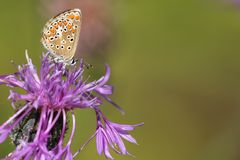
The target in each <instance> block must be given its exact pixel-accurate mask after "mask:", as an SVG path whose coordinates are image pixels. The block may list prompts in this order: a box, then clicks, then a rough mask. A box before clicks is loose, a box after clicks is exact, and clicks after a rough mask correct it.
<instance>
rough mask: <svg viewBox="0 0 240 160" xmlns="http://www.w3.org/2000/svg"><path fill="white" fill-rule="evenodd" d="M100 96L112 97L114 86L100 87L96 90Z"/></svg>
mask: <svg viewBox="0 0 240 160" xmlns="http://www.w3.org/2000/svg"><path fill="white" fill-rule="evenodd" d="M95 91H97V92H98V93H99V94H103V95H110V94H112V93H113V86H110V85H103V86H102V87H98V88H96V89H95Z"/></svg>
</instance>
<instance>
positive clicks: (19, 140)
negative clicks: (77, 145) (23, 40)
mask: <svg viewBox="0 0 240 160" xmlns="http://www.w3.org/2000/svg"><path fill="white" fill-rule="evenodd" d="M26 57H27V64H25V65H22V66H19V67H18V72H16V73H14V74H10V75H3V76H0V84H5V85H7V86H9V87H12V88H21V89H23V90H24V91H25V93H24V94H20V93H17V92H15V91H10V96H9V100H11V101H12V106H13V108H14V109H15V110H16V113H15V114H14V115H13V116H12V117H10V118H9V119H8V120H7V121H6V122H5V123H3V124H2V125H1V126H0V143H2V142H3V141H4V140H5V139H6V138H7V137H8V136H9V135H10V137H11V139H12V141H13V143H14V144H15V145H16V150H15V151H13V152H12V153H10V154H9V155H8V157H6V159H36V160H38V159H45V160H52V159H53V160H60V159H68V160H71V159H73V158H74V157H75V156H76V155H77V154H78V153H79V152H80V151H81V149H82V148H83V147H84V146H85V145H86V144H87V143H88V142H89V141H88V142H87V143H86V144H84V145H83V147H82V148H81V149H80V150H79V151H77V152H76V153H75V154H74V155H73V154H72V151H71V143H72V140H73V137H74V133H75V128H76V123H75V115H74V112H73V111H74V109H85V108H90V109H93V110H94V111H95V112H96V115H97V131H96V133H95V134H94V136H92V138H93V137H95V136H96V139H97V150H98V153H99V154H102V152H103V151H104V154H105V155H106V157H107V158H110V159H113V158H112V156H111V155H110V153H109V149H108V145H109V146H110V147H111V148H112V149H114V150H115V151H116V152H117V153H119V154H124V155H126V154H128V152H127V150H126V148H125V146H124V143H123V141H122V139H121V138H123V139H126V140H128V141H130V142H132V143H136V141H135V139H134V138H133V137H131V135H129V133H128V131H130V130H133V129H134V128H135V127H136V126H139V125H134V126H131V125H120V124H116V123H112V122H110V121H108V120H107V118H106V117H105V116H104V115H103V113H102V112H101V110H100V105H101V104H102V103H103V99H105V100H107V101H108V102H110V103H111V104H113V105H114V106H115V107H117V108H118V109H119V110H120V111H121V112H122V110H121V108H120V107H119V106H117V105H116V104H115V103H114V102H113V101H112V100H111V99H110V98H109V97H108V95H111V94H112V93H113V87H112V86H110V85H107V84H106V83H107V81H108V80H109V77H110V68H109V66H108V65H106V74H105V75H104V76H102V77H101V78H100V79H98V80H95V81H92V82H88V81H87V80H86V79H84V77H83V71H84V62H83V61H82V60H81V62H80V66H79V67H76V66H74V67H73V68H66V66H64V64H62V63H54V62H53V61H52V60H50V59H49V58H48V54H45V55H43V57H42V65H41V69H40V73H39V75H38V72H37V70H36V68H35V66H34V65H33V64H32V61H31V59H30V58H29V57H28V55H27V54H26ZM68 112H69V113H71V117H72V126H73V127H72V129H71V134H70V138H69V140H68V141H67V143H66V145H64V144H63V140H64V135H65V133H66V130H67V128H68V122H67V113H68ZM92 138H91V139H92ZM114 145H117V146H118V147H119V149H120V150H118V149H117V148H116V147H115V146H114Z"/></svg>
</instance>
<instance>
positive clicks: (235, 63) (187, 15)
mask: <svg viewBox="0 0 240 160" xmlns="http://www.w3.org/2000/svg"><path fill="white" fill-rule="evenodd" d="M225 1H227V0H225ZM45 3H46V2H45ZM111 9H112V11H111V12H110V13H109V14H112V17H113V21H114V26H115V27H114V31H113V32H112V35H113V38H112V42H111V45H109V48H108V49H107V50H106V52H107V53H106V54H101V55H95V56H94V55H92V56H90V57H88V59H89V61H90V62H91V63H92V62H93V63H96V65H95V64H93V65H95V67H94V69H93V71H92V72H93V73H95V71H96V74H95V75H96V77H97V76H98V75H100V74H101V73H103V72H104V63H108V64H110V66H111V70H112V75H111V81H110V83H111V84H113V85H114V86H115V94H114V95H113V96H112V98H113V99H114V100H115V101H116V102H117V103H118V104H119V105H121V106H122V107H123V108H124V109H125V110H126V113H127V114H126V115H125V116H121V115H120V114H119V113H118V112H117V111H116V110H115V109H114V108H112V107H111V106H110V105H108V104H106V107H104V111H105V112H106V115H107V116H108V117H109V119H111V120H112V121H115V122H119V123H130V124H135V123H139V122H145V125H144V126H143V127H139V128H137V130H136V131H134V132H132V135H133V136H134V137H135V138H136V139H137V140H138V143H139V144H140V145H139V146H135V145H132V144H129V143H126V145H127V148H128V150H129V152H130V153H132V154H134V155H135V156H136V158H135V159H137V160H146V159H153V160H160V159H163V160H239V159H240V116H239V115H240V45H239V43H240V6H237V5H234V4H232V3H226V2H223V1H220V0H213V1H211V0H183V1H179V0H171V1H169V0H152V1H146V0H145V1H144V0H132V1H129V0H120V1H115V2H111ZM41 10H42V2H40V0H35V1H32V0H22V1H13V0H9V1H1V2H0V13H1V14H0V20H1V23H0V24H1V25H0V35H1V36H0V52H1V53H0V54H1V58H0V73H1V74H7V73H12V72H14V71H16V68H15V66H14V65H13V64H11V63H10V61H11V60H14V62H15V63H16V64H22V63H25V62H26V60H25V57H24V50H25V49H28V51H29V55H30V57H31V58H32V59H33V61H34V63H35V64H36V65H37V66H38V67H39V65H40V61H39V58H40V56H41V53H42V52H43V51H44V49H43V48H42V46H41V44H40V41H39V39H40V36H41V29H42V27H43V26H44V24H45V22H46V20H47V18H46V16H45V17H44V16H43V15H42V14H41V13H42V11H41ZM52 16H54V15H49V16H48V17H49V18H50V17H52ZM83 17H84V13H83ZM83 25H84V22H83ZM86 57H87V55H86ZM102 57H104V58H102ZM8 94H9V90H8V88H7V87H4V86H2V87H1V96H0V106H1V107H0V109H1V112H0V123H3V122H4V121H5V120H7V118H8V117H10V116H11V115H12V114H13V112H14V111H13V110H12V108H11V106H10V103H9V102H8V101H7V97H8ZM76 113H77V117H78V120H77V122H78V123H77V133H76V135H75V140H74V143H73V148H72V150H73V151H75V150H77V149H78V147H79V145H80V144H81V143H83V142H84V141H85V140H86V139H87V138H88V137H89V136H90V135H91V134H92V133H93V132H94V129H95V117H94V113H93V112H91V111H90V110H79V111H76ZM13 148H14V147H13V145H12V144H10V141H6V142H4V143H3V144H1V145H0V157H3V156H5V155H7V154H8V153H10V152H11V151H12V150H13ZM113 155H114V157H116V159H129V160H130V159H133V158H132V157H121V156H118V155H116V154H113ZM77 159H104V157H103V156H102V157H100V156H98V155H97V151H96V147H95V142H94V141H93V142H91V144H90V145H88V146H87V147H86V148H85V150H84V151H83V152H82V153H81V154H80V155H79V156H78V157H77Z"/></svg>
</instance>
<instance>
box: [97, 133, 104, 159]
mask: <svg viewBox="0 0 240 160" xmlns="http://www.w3.org/2000/svg"><path fill="white" fill-rule="evenodd" d="M96 145H97V151H98V154H99V155H101V154H102V152H103V148H104V146H103V135H102V132H101V130H98V131H97V135H96Z"/></svg>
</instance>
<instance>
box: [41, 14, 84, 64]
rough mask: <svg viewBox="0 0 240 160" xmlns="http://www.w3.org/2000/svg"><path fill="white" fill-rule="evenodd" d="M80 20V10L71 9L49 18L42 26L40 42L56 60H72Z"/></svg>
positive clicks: (69, 61)
mask: <svg viewBox="0 0 240 160" xmlns="http://www.w3.org/2000/svg"><path fill="white" fill-rule="evenodd" d="M81 22H82V15H81V11H80V10H79V9H71V10H67V11H65V12H62V13H60V14H59V15H57V16H55V17H53V18H51V19H50V20H49V21H48V22H47V23H46V25H45V26H44V28H43V31H42V39H41V42H42V44H43V46H44V47H45V48H46V49H47V50H48V51H49V52H50V53H51V55H52V56H53V57H54V60H55V61H56V62H64V63H68V64H69V63H72V62H74V60H73V57H74V54H75V52H76V49H77V44H78V40H79V36H80V29H81Z"/></svg>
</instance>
